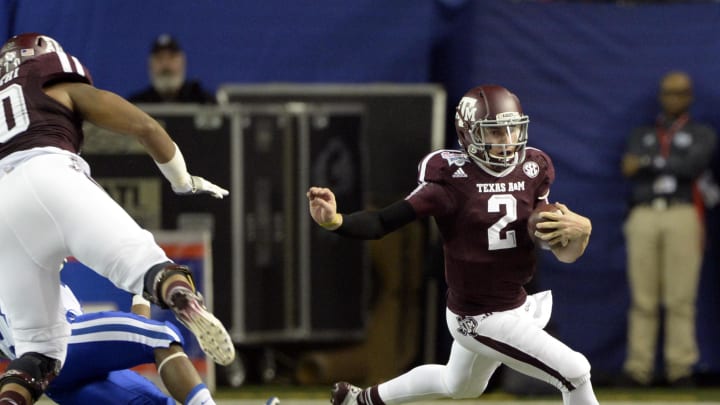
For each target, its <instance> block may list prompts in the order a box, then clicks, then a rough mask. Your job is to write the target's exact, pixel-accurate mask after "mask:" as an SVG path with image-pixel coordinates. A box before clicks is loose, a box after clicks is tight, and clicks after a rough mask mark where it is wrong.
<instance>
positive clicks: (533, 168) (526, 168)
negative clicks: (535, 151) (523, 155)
mask: <svg viewBox="0 0 720 405" xmlns="http://www.w3.org/2000/svg"><path fill="white" fill-rule="evenodd" d="M522 169H523V172H524V173H525V174H526V175H527V176H528V177H530V178H531V179H533V178H535V177H537V175H538V174H540V165H538V164H537V162H533V161H532V160H528V161H527V162H525V163H523V166H522Z"/></svg>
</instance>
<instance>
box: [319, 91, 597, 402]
mask: <svg viewBox="0 0 720 405" xmlns="http://www.w3.org/2000/svg"><path fill="white" fill-rule="evenodd" d="M528 122H529V119H528V116H527V115H525V114H524V113H523V111H522V108H521V106H520V101H519V100H518V98H517V97H516V96H515V95H514V94H512V93H511V92H509V91H508V90H507V89H505V88H503V87H500V86H494V85H485V86H480V87H476V88H473V89H471V90H470V91H468V92H467V93H466V94H465V96H464V97H463V98H462V100H461V101H460V103H459V105H458V106H457V109H456V115H455V127H456V130H457V133H458V137H459V140H460V144H461V145H462V147H463V149H464V150H463V151H456V150H440V151H436V152H433V153H431V154H429V155H428V156H427V157H425V159H423V161H422V162H421V164H420V167H419V178H418V182H419V185H418V186H417V188H416V189H415V190H414V191H412V192H411V193H410V194H409V195H408V196H407V197H406V198H405V199H403V200H401V201H398V202H396V203H394V204H391V205H389V206H388V207H386V208H384V209H381V210H379V211H375V212H370V211H361V212H356V213H352V214H349V215H348V214H345V215H342V214H339V213H338V212H337V205H336V202H335V196H334V195H333V193H332V191H331V190H329V189H327V188H320V187H311V188H310V190H309V191H308V193H307V196H308V199H309V206H310V214H311V216H312V217H313V219H314V220H315V222H317V223H318V224H320V225H321V226H322V227H324V228H326V229H328V230H331V231H334V232H336V233H338V234H340V235H344V236H348V237H353V238H360V239H376V238H380V237H382V236H383V235H386V234H387V233H389V232H392V231H394V230H395V229H397V228H399V227H401V226H403V225H405V224H407V223H409V222H411V221H413V220H416V219H418V218H424V217H428V216H433V217H434V218H435V221H436V223H437V225H438V228H439V229H440V233H441V235H442V239H443V249H444V254H445V277H446V280H447V285H448V295H447V311H446V315H447V325H448V328H449V329H450V333H451V335H452V336H453V339H454V342H453V345H452V350H451V354H450V359H449V361H448V363H447V365H423V366H419V367H416V368H414V369H413V370H411V371H409V372H408V373H406V374H403V375H401V376H399V377H396V378H394V379H392V380H390V381H387V382H385V383H382V384H379V385H376V386H373V387H370V388H367V389H364V390H363V389H360V388H358V387H355V386H353V385H351V384H349V383H347V382H339V383H336V384H335V386H334V387H333V392H332V398H331V400H332V403H333V404H334V405H357V404H360V405H383V404H397V403H404V402H411V401H418V400H426V399H433V398H443V397H450V398H475V397H478V396H479V395H480V394H482V393H483V391H484V390H485V388H486V387H487V384H488V381H489V380H490V377H491V375H492V374H493V372H494V371H495V370H496V369H497V367H499V366H500V364H506V365H508V366H509V367H512V368H514V369H515V370H518V371H519V372H522V373H524V374H527V375H529V376H532V377H535V378H538V379H541V380H543V381H545V382H547V383H550V384H552V385H554V386H556V387H557V388H558V389H559V390H560V391H561V392H562V395H563V402H564V403H565V404H583V405H585V404H597V403H598V402H597V399H596V398H595V394H594V392H593V389H592V384H591V383H590V364H589V363H588V361H587V359H586V358H585V356H583V355H582V354H580V353H578V352H576V351H574V350H572V349H570V348H569V347H567V346H566V345H565V344H563V343H562V342H560V341H559V340H557V339H556V338H554V337H552V336H550V335H549V334H548V333H547V332H545V331H544V330H543V328H544V327H545V325H546V324H547V322H548V320H549V319H550V312H551V309H552V296H551V294H550V291H544V292H541V293H537V294H534V295H527V294H526V292H525V289H524V288H523V285H525V284H526V283H527V282H528V281H530V279H531V278H532V276H533V273H534V271H535V251H534V241H533V240H532V237H531V236H530V235H529V234H528V232H527V221H528V218H529V217H530V214H531V213H532V211H533V209H534V208H535V207H536V206H537V205H538V204H540V203H543V202H547V201H548V195H549V193H550V185H551V184H552V182H553V180H554V178H555V172H554V169H553V165H552V161H551V160H550V158H549V157H548V155H546V154H545V153H544V152H542V151H540V150H538V149H534V148H530V147H527V146H526V144H527V127H528ZM559 206H560V207H561V211H562V213H549V212H548V213H543V214H542V216H543V217H545V218H547V219H551V220H554V222H549V223H547V224H545V223H542V224H541V225H539V227H543V228H546V231H548V230H549V231H550V232H544V233H540V232H536V234H535V237H537V238H539V239H541V240H544V241H547V242H548V244H549V247H550V249H551V250H552V252H553V253H554V254H555V256H556V257H557V258H558V260H560V261H562V262H573V261H575V260H576V259H577V258H578V257H580V256H581V255H582V254H583V252H584V251H585V248H586V246H587V244H588V241H589V239H590V231H591V223H590V220H589V219H588V218H586V217H584V216H581V215H579V214H577V213H575V212H573V211H571V210H570V209H569V208H568V207H567V206H565V205H563V204H559Z"/></svg>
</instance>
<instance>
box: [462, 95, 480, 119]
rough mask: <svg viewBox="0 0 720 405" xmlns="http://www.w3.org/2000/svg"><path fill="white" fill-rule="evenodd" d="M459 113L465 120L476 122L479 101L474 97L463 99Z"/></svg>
mask: <svg viewBox="0 0 720 405" xmlns="http://www.w3.org/2000/svg"><path fill="white" fill-rule="evenodd" d="M458 112H459V113H460V118H462V119H463V120H465V121H470V122H472V121H474V120H475V113H476V112H477V101H476V100H475V99H474V98H472V97H463V98H462V99H461V100H460V104H459V105H458Z"/></svg>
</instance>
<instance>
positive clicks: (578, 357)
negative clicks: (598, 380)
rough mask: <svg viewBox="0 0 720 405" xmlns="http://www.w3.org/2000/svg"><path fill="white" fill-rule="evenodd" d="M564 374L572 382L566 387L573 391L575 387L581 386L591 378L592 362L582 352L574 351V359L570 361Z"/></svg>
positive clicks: (563, 371)
mask: <svg viewBox="0 0 720 405" xmlns="http://www.w3.org/2000/svg"><path fill="white" fill-rule="evenodd" d="M562 374H563V377H565V379H566V380H567V381H568V382H569V383H570V386H569V387H566V388H567V389H568V391H572V390H573V389H574V387H579V386H580V385H582V384H584V383H586V382H587V381H588V380H589V379H590V362H589V361H588V359H587V358H586V357H585V356H583V355H582V353H578V352H573V354H572V361H570V362H568V364H567V365H566V367H565V369H564V370H562Z"/></svg>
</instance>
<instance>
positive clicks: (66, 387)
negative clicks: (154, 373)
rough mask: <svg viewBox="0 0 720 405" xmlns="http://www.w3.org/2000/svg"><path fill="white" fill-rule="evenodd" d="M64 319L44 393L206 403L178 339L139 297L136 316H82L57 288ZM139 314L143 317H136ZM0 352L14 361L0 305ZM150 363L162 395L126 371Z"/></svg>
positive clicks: (169, 404) (70, 399)
mask: <svg viewBox="0 0 720 405" xmlns="http://www.w3.org/2000/svg"><path fill="white" fill-rule="evenodd" d="M61 297H62V302H63V308H64V310H65V317H66V319H67V322H68V323H69V325H70V327H71V330H72V332H71V335H70V338H69V340H68V352H67V357H66V361H65V364H64V366H63V369H62V372H61V373H60V375H59V376H58V377H56V378H55V379H53V380H52V381H51V382H50V384H49V385H48V387H47V390H46V391H45V394H46V395H47V396H48V397H49V398H50V399H52V400H53V401H55V402H57V403H58V404H60V405H63V404H68V405H72V404H99V403H103V404H118V405H120V404H123V405H126V404H137V405H150V404H156V405H174V404H175V403H176V402H175V400H177V401H179V402H181V403H183V404H185V405H197V404H205V405H212V404H215V402H214V401H213V399H212V396H211V394H210V391H209V390H208V388H207V387H206V386H205V384H204V383H203V382H202V380H201V378H200V376H199V374H198V373H197V371H196V370H195V368H194V367H193V364H192V362H190V360H189V359H188V357H187V355H186V354H185V352H184V351H183V349H182V347H183V338H182V335H181V333H180V331H179V330H177V328H176V327H175V326H174V325H173V324H171V323H169V322H158V321H154V320H152V319H148V318H147V316H149V312H150V306H149V305H150V303H149V302H148V301H146V300H144V299H143V298H142V297H140V296H135V297H134V300H133V304H134V305H133V310H134V311H138V313H139V314H140V315H137V314H133V313H127V312H120V311H103V312H95V313H89V314H84V313H83V312H82V308H81V306H80V303H79V302H78V300H77V298H75V295H74V294H73V293H72V291H71V290H70V288H69V287H67V286H65V285H63V286H62V287H61ZM141 315H143V316H141ZM0 336H1V339H0V351H2V354H3V355H5V357H7V358H9V359H15V358H16V356H15V343H14V339H13V335H12V328H11V325H9V324H8V322H7V318H6V317H5V316H4V313H3V312H2V308H1V307H0ZM147 363H155V364H157V365H158V374H159V375H160V377H161V378H162V380H163V383H164V384H165V387H166V388H167V389H168V391H169V393H170V394H171V395H172V397H173V398H174V399H173V398H170V397H168V396H167V395H166V394H165V393H163V392H162V391H161V390H160V389H159V388H158V387H156V386H155V385H154V384H153V383H152V382H151V381H149V380H148V379H146V378H145V377H143V376H141V375H139V374H137V373H136V372H134V371H132V370H128V368H131V367H135V366H138V365H141V364H147Z"/></svg>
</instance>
